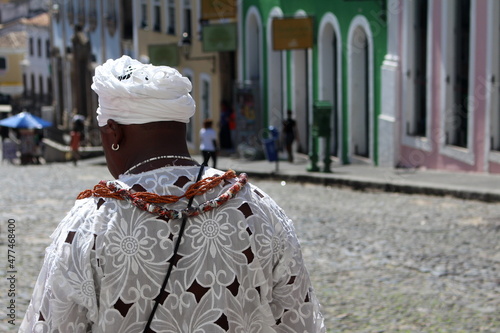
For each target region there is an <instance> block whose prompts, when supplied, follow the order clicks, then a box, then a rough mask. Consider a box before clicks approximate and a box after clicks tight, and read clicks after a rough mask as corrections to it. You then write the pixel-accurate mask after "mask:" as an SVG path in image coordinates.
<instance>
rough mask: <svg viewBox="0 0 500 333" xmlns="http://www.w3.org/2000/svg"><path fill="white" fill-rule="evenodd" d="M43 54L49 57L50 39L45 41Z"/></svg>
mask: <svg viewBox="0 0 500 333" xmlns="http://www.w3.org/2000/svg"><path fill="white" fill-rule="evenodd" d="M45 56H46V57H47V58H48V59H50V39H47V40H46V41H45Z"/></svg>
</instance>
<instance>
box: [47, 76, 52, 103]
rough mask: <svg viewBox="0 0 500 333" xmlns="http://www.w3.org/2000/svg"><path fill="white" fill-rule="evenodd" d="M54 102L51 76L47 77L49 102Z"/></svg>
mask: <svg viewBox="0 0 500 333" xmlns="http://www.w3.org/2000/svg"><path fill="white" fill-rule="evenodd" d="M51 102H52V79H51V78H50V76H49V77H48V78H47V104H50V103H51Z"/></svg>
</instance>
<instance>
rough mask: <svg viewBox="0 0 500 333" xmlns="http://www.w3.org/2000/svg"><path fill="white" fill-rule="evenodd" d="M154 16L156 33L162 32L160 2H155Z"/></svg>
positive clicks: (156, 0)
mask: <svg viewBox="0 0 500 333" xmlns="http://www.w3.org/2000/svg"><path fill="white" fill-rule="evenodd" d="M153 15H154V24H153V29H154V31H161V6H160V2H159V1H158V0H155V3H154V7H153Z"/></svg>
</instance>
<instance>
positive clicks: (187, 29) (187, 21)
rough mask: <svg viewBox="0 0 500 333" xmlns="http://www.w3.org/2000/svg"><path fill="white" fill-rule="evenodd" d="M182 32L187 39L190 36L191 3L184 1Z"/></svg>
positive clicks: (187, 0) (188, 0)
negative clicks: (185, 33)
mask: <svg viewBox="0 0 500 333" xmlns="http://www.w3.org/2000/svg"><path fill="white" fill-rule="evenodd" d="M183 19H184V22H183V28H184V29H183V30H182V32H187V33H188V36H189V37H192V36H191V32H192V29H191V1H190V0H184V14H183Z"/></svg>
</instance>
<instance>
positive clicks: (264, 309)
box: [20, 56, 325, 333]
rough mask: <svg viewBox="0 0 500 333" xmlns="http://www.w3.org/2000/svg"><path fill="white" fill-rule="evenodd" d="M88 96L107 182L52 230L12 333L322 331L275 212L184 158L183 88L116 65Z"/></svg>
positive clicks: (187, 106)
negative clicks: (94, 97) (16, 332)
mask: <svg viewBox="0 0 500 333" xmlns="http://www.w3.org/2000/svg"><path fill="white" fill-rule="evenodd" d="M92 88H93V89H94V91H96V92H97V94H98V96H99V108H98V110H97V119H98V124H99V126H100V127H99V128H100V134H101V138H102V143H103V148H104V152H105V156H106V161H107V166H108V169H109V171H110V173H111V174H112V175H113V177H115V178H116V180H111V181H102V182H100V183H99V184H98V185H96V187H95V188H94V189H91V190H87V191H84V192H82V193H81V194H80V195H79V196H78V200H77V201H76V204H75V206H74V208H73V209H72V210H71V211H70V212H69V213H68V215H67V216H66V217H65V218H64V219H63V220H62V222H61V223H60V224H59V226H58V227H57V229H56V231H55V232H54V233H53V235H52V238H53V242H52V244H51V245H50V246H49V248H48V249H47V252H46V253H47V254H46V257H45V261H44V264H43V267H42V270H41V272H40V275H39V277H38V280H37V282H36V285H35V290H34V292H33V297H32V299H31V302H30V305H29V307H28V310H27V313H26V316H25V318H24V320H23V323H22V325H21V328H20V332H33V331H37V332H38V331H40V332H41V331H48V332H54V331H57V332H90V331H91V332H120V333H127V332H186V333H191V332H211V333H214V332H220V333H223V332H249V331H253V332H290V333H294V332H301V333H302V332H325V328H324V324H323V318H322V315H321V313H320V311H319V304H318V301H317V299H316V297H315V294H314V291H313V289H312V287H311V282H310V279H309V274H308V271H307V269H306V268H305V264H304V262H303V259H302V254H301V250H300V246H299V242H298V240H297V237H296V235H295V232H294V229H293V227H292V225H291V221H290V220H289V219H288V218H287V217H286V215H285V214H284V212H283V211H282V209H281V208H280V207H278V206H277V204H276V203H275V202H274V201H273V200H272V199H271V198H270V197H268V196H267V195H266V194H265V193H264V192H263V191H262V190H260V189H258V188H257V187H255V186H253V185H252V184H250V183H248V182H247V178H246V175H245V174H242V175H239V176H238V177H237V176H236V175H235V173H234V171H231V170H229V171H227V172H223V171H221V170H217V169H214V168H210V167H208V166H206V165H204V164H202V165H199V164H198V163H197V161H196V160H194V159H193V158H192V157H191V156H190V154H189V151H188V147H187V142H186V123H188V122H189V119H190V118H191V117H192V116H193V114H194V111H195V103H194V100H193V99H192V97H191V96H190V94H189V92H190V90H191V82H190V81H189V80H188V79H187V78H185V77H183V76H182V75H181V74H180V73H179V72H178V71H176V70H175V69H173V68H170V67H167V66H153V65H144V64H141V63H140V62H138V61H136V60H133V59H131V58H129V57H128V56H123V57H121V58H120V59H117V60H108V61H107V62H106V63H105V64H103V65H101V66H98V67H97V68H96V69H95V76H94V78H93V84H92Z"/></svg>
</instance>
